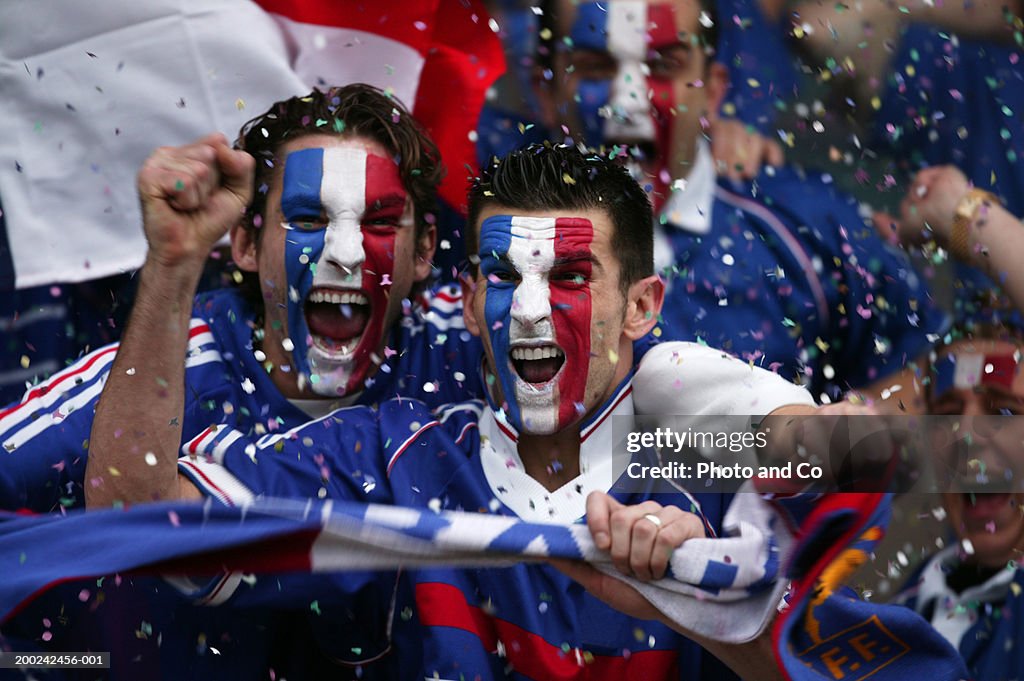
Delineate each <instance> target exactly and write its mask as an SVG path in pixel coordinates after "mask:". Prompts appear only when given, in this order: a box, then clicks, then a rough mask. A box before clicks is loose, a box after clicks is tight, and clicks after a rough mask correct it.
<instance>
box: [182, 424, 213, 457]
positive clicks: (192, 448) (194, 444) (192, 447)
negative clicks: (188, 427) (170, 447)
mask: <svg viewBox="0 0 1024 681" xmlns="http://www.w3.org/2000/svg"><path fill="white" fill-rule="evenodd" d="M215 430H217V426H216V425H213V426H207V427H206V430H204V431H203V432H201V433H199V437H196V438H193V439H192V441H191V442H189V443H188V453H189V454H195V453H196V450H197V449H198V448H199V443H200V442H202V441H203V440H204V439H205V438H206V436H207V435H209V434H210V433H212V432H213V431H215Z"/></svg>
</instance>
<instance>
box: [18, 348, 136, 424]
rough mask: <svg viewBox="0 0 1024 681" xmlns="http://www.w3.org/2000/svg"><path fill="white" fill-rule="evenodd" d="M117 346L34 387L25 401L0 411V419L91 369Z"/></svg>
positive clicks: (98, 353)
mask: <svg viewBox="0 0 1024 681" xmlns="http://www.w3.org/2000/svg"><path fill="white" fill-rule="evenodd" d="M117 348H118V346H117V345H114V346H112V347H109V348H107V349H106V350H102V351H100V352H97V353H96V354H95V355H93V357H92V358H91V359H90V360H89V361H88V362H86V363H85V364H83V365H82V366H80V367H78V368H77V369H75V370H74V371H69V372H68V373H66V374H64V375H62V376H61V377H60V378H58V379H57V380H55V381H53V382H52V383H44V384H43V385H41V386H39V387H37V388H33V389H32V391H31V392H29V394H28V395H26V396H25V399H24V401H22V402H20V403H18V404H16V405H14V406H13V407H10V408H8V409H5V410H4V411H0V419H4V418H7V417H8V416H10V415H11V414H13V413H14V412H16V411H18V410H19V409H21V408H22V407H24V406H26V405H28V403H29V402H31V401H32V400H35V399H37V398H39V397H42V396H44V395H48V394H49V393H50V392H51V391H52V390H53V389H54V388H56V387H57V386H58V385H59V384H61V383H63V382H64V381H66V380H67V379H69V378H73V377H75V376H77V375H78V374H81V373H84V372H86V371H88V370H89V369H91V368H92V365H93V364H95V363H96V362H97V360H99V359H100V358H101V357H106V356H107V355H109V354H110V353H112V352H116V351H117Z"/></svg>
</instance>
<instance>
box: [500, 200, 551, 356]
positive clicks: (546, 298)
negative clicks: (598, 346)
mask: <svg viewBox="0 0 1024 681" xmlns="http://www.w3.org/2000/svg"><path fill="white" fill-rule="evenodd" d="M516 220H517V222H516V224H515V225H513V228H512V240H511V243H510V244H509V249H508V258H509V260H510V261H511V262H512V264H513V265H514V266H515V268H516V270H518V272H519V276H520V277H521V279H520V282H519V285H518V286H516V290H515V293H514V294H513V296H512V310H511V313H512V321H513V325H512V327H513V328H512V330H511V339H512V340H513V341H514V340H516V336H517V335H519V334H517V330H521V331H523V332H525V333H526V334H527V335H528V336H530V337H539V336H545V337H547V338H549V339H550V338H551V335H552V334H553V332H554V329H553V328H552V326H551V289H550V287H549V285H548V277H549V276H550V274H551V268H552V267H553V266H554V264H555V249H554V237H555V230H554V227H552V226H551V220H550V219H549V218H522V217H520V218H516ZM517 327H518V328H517Z"/></svg>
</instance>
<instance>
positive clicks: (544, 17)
mask: <svg viewBox="0 0 1024 681" xmlns="http://www.w3.org/2000/svg"><path fill="white" fill-rule="evenodd" d="M577 4H578V3H573V6H574V7H575V6H576V5H577ZM700 10H701V12H703V13H704V14H706V15H707V17H708V18H709V19H710V22H708V23H707V24H705V23H704V22H698V23H697V39H698V40H699V41H700V47H701V48H702V49H703V50H704V53H705V54H706V55H707V56H708V63H709V64H710V63H711V58H712V57H713V56H714V55H715V54H716V53H717V48H718V36H719V30H718V13H717V12H716V11H715V2H714V0H700ZM538 36H539V38H538V40H537V55H536V60H537V65H538V66H540V67H541V68H544V69H551V68H554V64H555V52H556V51H557V50H560V49H567V48H568V43H566V42H565V40H564V39H565V38H566V36H563V35H560V34H559V30H558V0H543V1H542V2H541V3H540V26H539V31H538Z"/></svg>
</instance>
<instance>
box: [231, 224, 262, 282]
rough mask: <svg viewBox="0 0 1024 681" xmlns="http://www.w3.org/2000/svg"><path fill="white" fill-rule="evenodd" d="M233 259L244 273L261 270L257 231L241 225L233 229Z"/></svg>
mask: <svg viewBox="0 0 1024 681" xmlns="http://www.w3.org/2000/svg"><path fill="white" fill-rule="evenodd" d="M231 257H232V259H233V260H234V261H235V264H236V265H238V269H240V270H242V271H243V272H255V271H257V270H258V269H259V259H258V258H257V256H256V230H255V229H246V228H245V227H243V226H242V225H241V223H239V224H237V225H235V226H234V227H232V228H231Z"/></svg>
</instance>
